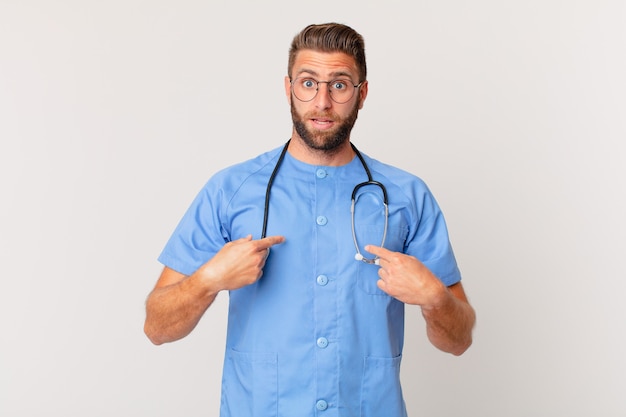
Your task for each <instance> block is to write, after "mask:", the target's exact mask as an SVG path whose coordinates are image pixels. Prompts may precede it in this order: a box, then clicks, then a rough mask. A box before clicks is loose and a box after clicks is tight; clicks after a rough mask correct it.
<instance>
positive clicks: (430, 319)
mask: <svg viewBox="0 0 626 417" xmlns="http://www.w3.org/2000/svg"><path fill="white" fill-rule="evenodd" d="M422 315H423V316H424V319H425V320H426V332H427V335H428V339H429V340H430V342H431V343H432V344H433V345H434V346H435V347H437V348H438V349H440V350H442V351H444V352H448V353H452V354H453V355H457V356H458V355H461V354H463V353H464V352H465V351H466V350H467V349H468V348H469V347H470V345H471V344H472V330H473V328H474V323H475V321H476V315H475V312H474V309H473V308H472V306H471V305H470V304H469V303H468V302H466V301H464V300H461V299H459V298H457V297H455V296H454V295H452V294H451V293H450V292H447V294H446V295H445V297H444V299H443V301H442V302H441V303H440V304H439V305H438V306H436V307H432V308H424V307H423V308H422Z"/></svg>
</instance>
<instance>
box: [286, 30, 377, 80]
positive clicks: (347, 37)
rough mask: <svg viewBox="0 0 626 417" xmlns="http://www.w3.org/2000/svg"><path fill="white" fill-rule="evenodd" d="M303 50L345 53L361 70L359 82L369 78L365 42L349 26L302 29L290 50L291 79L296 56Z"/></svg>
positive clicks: (288, 72) (288, 69) (289, 66)
mask: <svg viewBox="0 0 626 417" xmlns="http://www.w3.org/2000/svg"><path fill="white" fill-rule="evenodd" d="M302 49H312V50H314V51H320V52H343V53H345V54H347V55H350V56H351V57H352V58H354V60H355V62H356V65H357V68H358V69H359V82H362V81H365V80H366V78H367V65H366V63H365V42H364V40H363V37H362V36H361V35H360V34H359V33H357V32H356V31H355V30H354V29H352V28H351V27H349V26H346V25H343V24H340V23H325V24H320V25H309V26H307V27H305V28H304V29H302V31H301V32H300V33H298V34H297V35H296V36H295V37H294V38H293V41H292V42H291V48H289V64H288V67H287V74H288V75H289V77H291V70H292V69H293V64H294V62H295V60H296V55H297V54H298V52H299V51H300V50H302Z"/></svg>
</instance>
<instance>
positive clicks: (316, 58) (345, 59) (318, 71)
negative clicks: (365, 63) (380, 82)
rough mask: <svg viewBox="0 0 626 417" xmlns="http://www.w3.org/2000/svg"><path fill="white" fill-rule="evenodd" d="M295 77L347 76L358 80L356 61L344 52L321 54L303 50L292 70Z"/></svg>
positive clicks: (299, 53) (297, 56)
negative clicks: (304, 75)
mask: <svg viewBox="0 0 626 417" xmlns="http://www.w3.org/2000/svg"><path fill="white" fill-rule="evenodd" d="M292 72H293V76H294V77H297V76H298V75H300V74H303V73H304V74H307V75H315V76H319V77H324V78H325V77H333V76H340V75H341V76H347V77H350V78H353V79H356V78H358V73H359V72H358V69H357V66H356V61H355V60H354V58H352V57H351V56H350V55H348V54H345V53H343V52H319V51H314V50H311V49H303V50H301V51H299V52H298V54H297V55H296V59H295V61H294V64H293V68H292Z"/></svg>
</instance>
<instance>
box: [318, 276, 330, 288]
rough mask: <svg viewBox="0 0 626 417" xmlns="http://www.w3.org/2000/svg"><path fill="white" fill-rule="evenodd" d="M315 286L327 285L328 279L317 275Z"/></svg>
mask: <svg viewBox="0 0 626 417" xmlns="http://www.w3.org/2000/svg"><path fill="white" fill-rule="evenodd" d="M317 284H318V285H321V286H322V287H323V286H324V285H326V284H328V277H327V276H326V275H318V276H317Z"/></svg>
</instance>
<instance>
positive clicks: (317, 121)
mask: <svg viewBox="0 0 626 417" xmlns="http://www.w3.org/2000/svg"><path fill="white" fill-rule="evenodd" d="M366 75H367V68H366V64H365V47H364V42H363V38H362V37H361V35H359V34H358V33H357V32H355V31H354V30H353V29H352V28H350V27H348V26H346V25H342V24H337V23H328V24H322V25H310V26H307V27H306V28H305V29H304V30H302V31H301V32H300V33H299V34H298V35H296V36H295V37H294V39H293V42H292V44H291V48H290V50H289V66H288V75H287V77H285V92H286V94H287V97H288V100H289V102H290V104H291V114H292V119H293V125H294V134H295V137H296V138H297V137H299V138H300V139H302V141H303V142H304V143H305V144H306V145H307V146H308V147H309V148H311V149H315V150H319V151H324V152H331V153H332V152H336V151H339V150H340V149H341V148H342V147H343V146H346V145H347V142H348V141H349V138H350V132H351V130H352V127H353V126H354V123H355V122H356V119H357V115H358V111H359V109H361V107H362V106H363V102H364V100H365V97H366V96H367V89H368V84H367V80H366V78H365V77H366Z"/></svg>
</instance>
